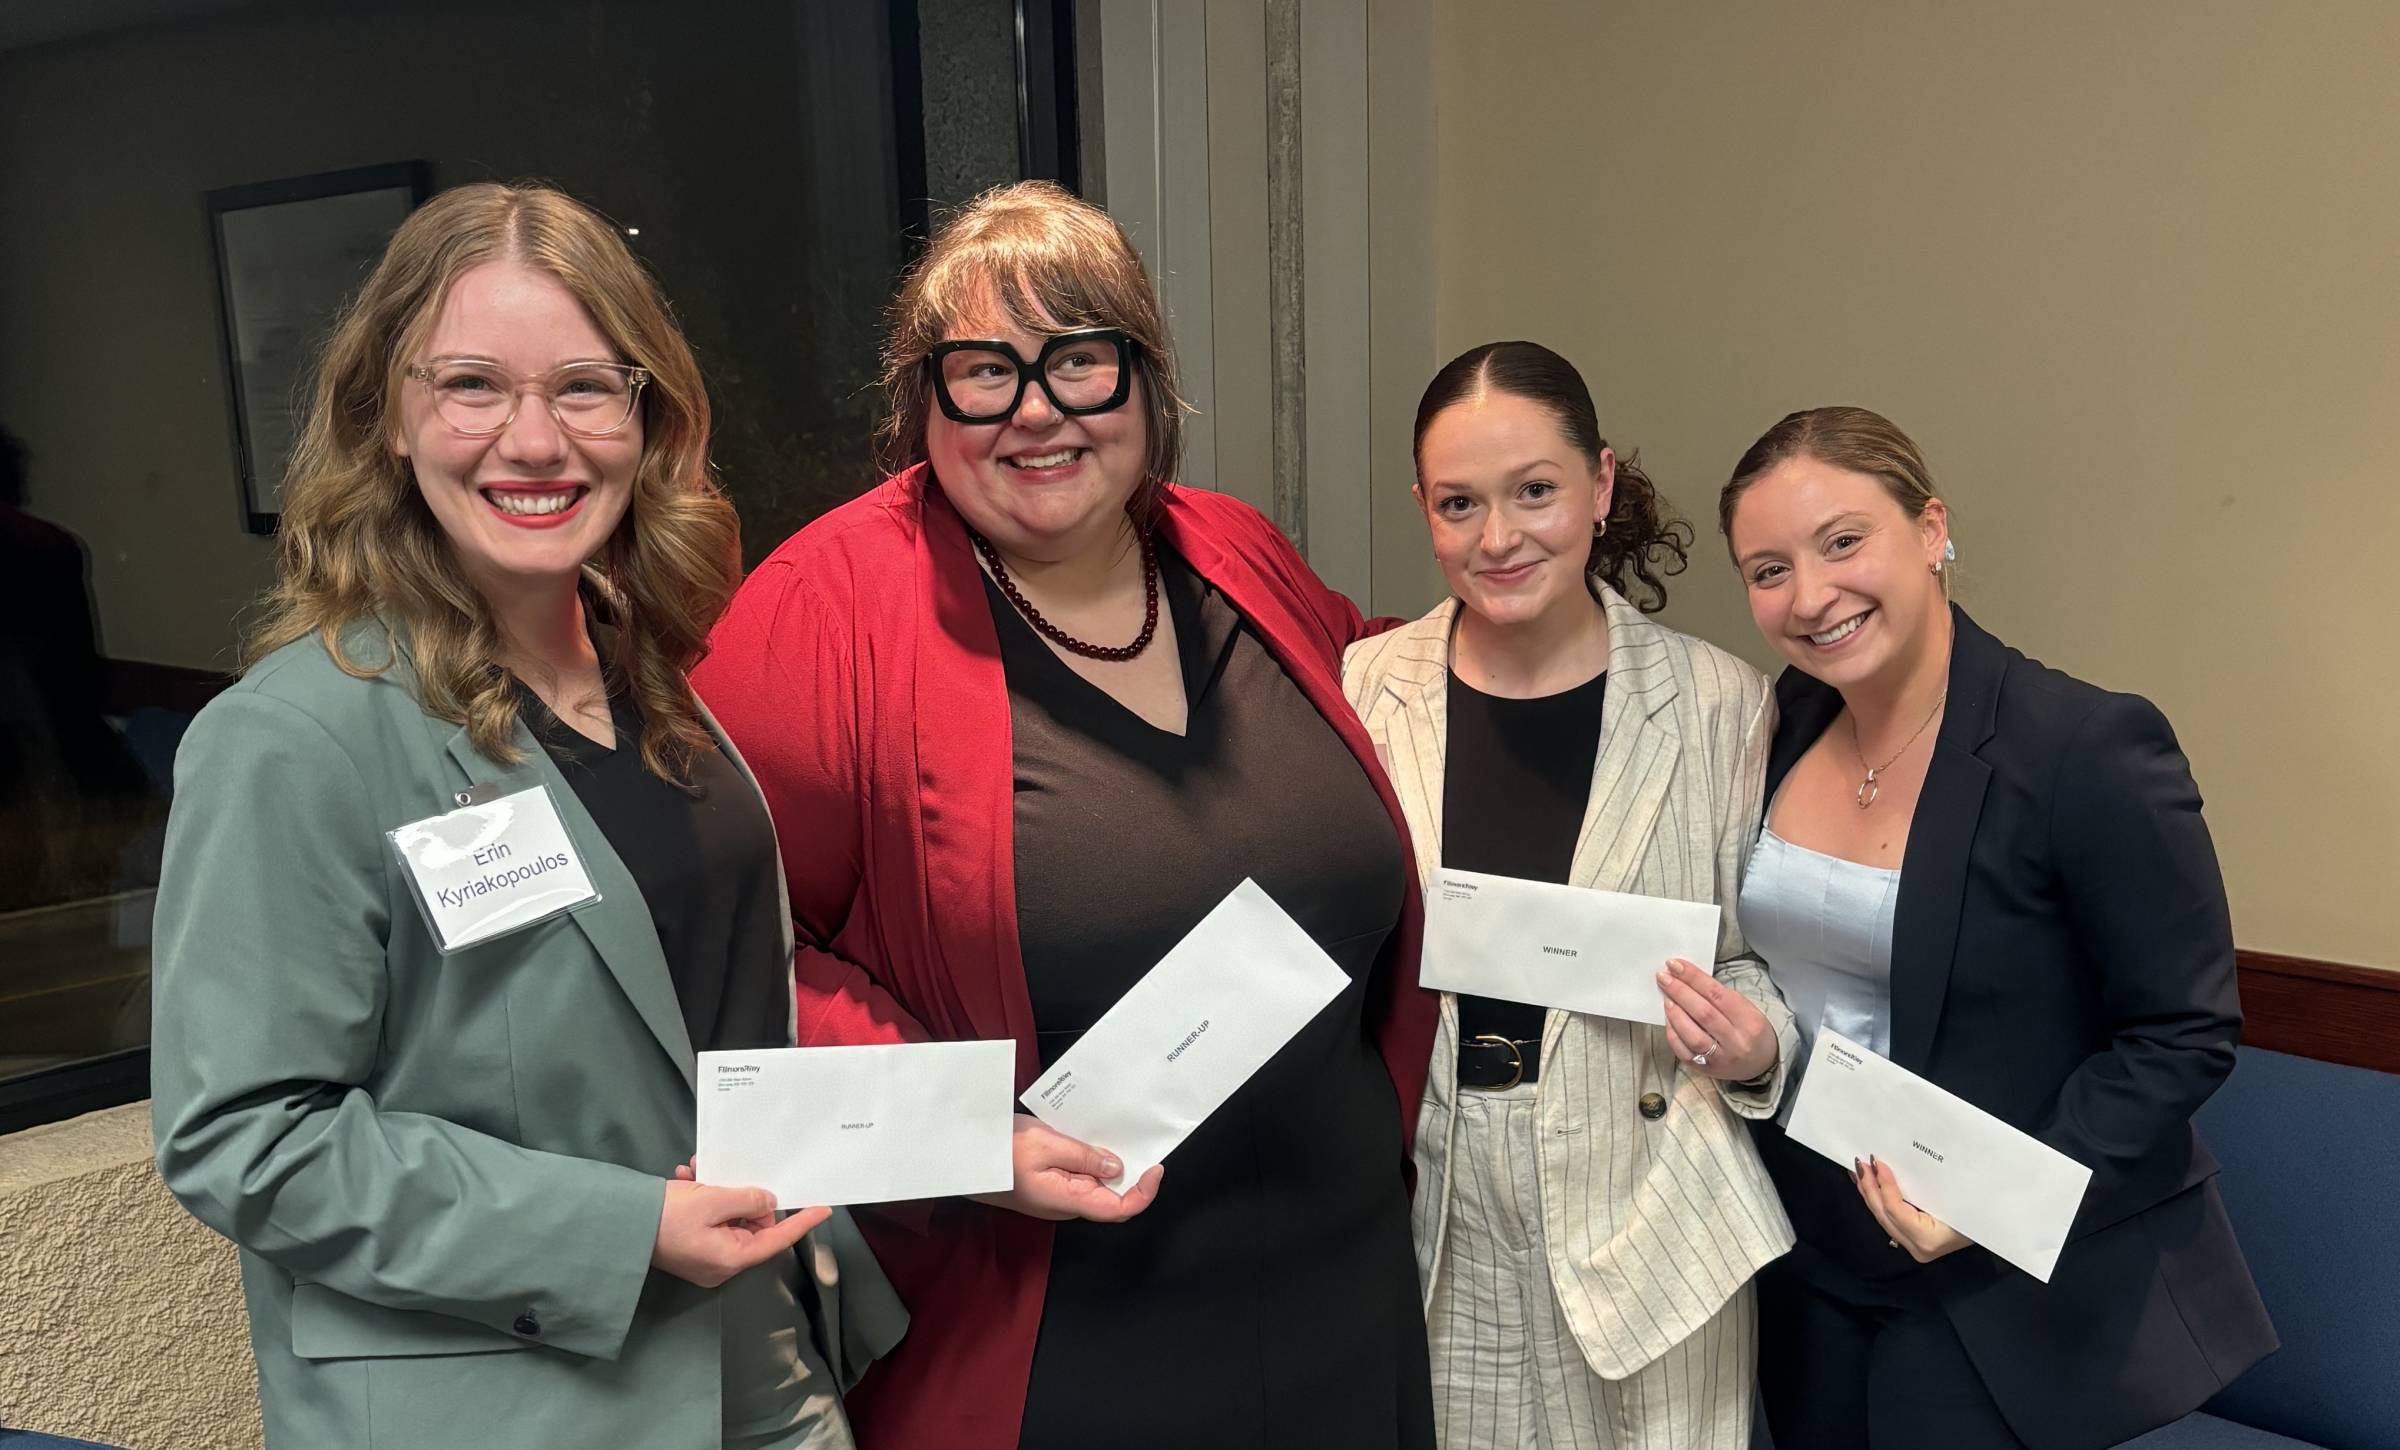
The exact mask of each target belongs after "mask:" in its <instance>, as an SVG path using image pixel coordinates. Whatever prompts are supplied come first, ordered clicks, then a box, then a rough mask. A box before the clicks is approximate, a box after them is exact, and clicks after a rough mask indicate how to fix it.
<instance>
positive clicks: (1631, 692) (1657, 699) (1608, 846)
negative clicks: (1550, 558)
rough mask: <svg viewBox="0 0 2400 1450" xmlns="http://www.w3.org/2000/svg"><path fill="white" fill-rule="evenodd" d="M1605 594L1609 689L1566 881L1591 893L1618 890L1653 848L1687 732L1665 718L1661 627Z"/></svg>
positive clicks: (1668, 682) (1667, 687)
mask: <svg viewBox="0 0 2400 1450" xmlns="http://www.w3.org/2000/svg"><path fill="white" fill-rule="evenodd" d="M1600 595H1601V603H1602V604H1603V605H1605V606H1606V608H1607V610H1608V676H1609V678H1608V694H1607V700H1606V703H1605V704H1604V705H1603V706H1602V707H1601V715H1600V749H1599V752H1598V754H1597V756H1596V757H1595V758H1594V760H1593V762H1592V788H1591V790H1590V792H1589V793H1588V794H1587V795H1586V796H1585V797H1584V803H1583V826H1582V828H1581V829H1580V830H1579V831H1578V832H1577V834H1576V837H1575V857H1574V861H1573V864H1572V865H1571V866H1570V867H1569V868H1568V871H1567V879H1568V881H1569V882H1570V883H1571V884H1573V885H1576V886H1582V887H1586V888H1589V889H1591V890H1596V891H1621V890H1623V889H1624V888H1625V885H1626V883H1627V882H1629V881H1631V880H1632V879H1633V873H1634V871H1635V870H1636V869H1637V868H1638V867H1639V866H1640V865H1641V860H1642V855H1643V852H1644V851H1645V850H1647V849H1648V847H1649V844H1650V830H1651V827H1653V826H1654V825H1656V824H1657V823H1658V812H1659V807H1660V806H1662V805H1663V804H1665V802H1666V799H1667V787H1668V786H1669V785H1670V784H1672V783H1673V781H1674V779H1675V763H1676V761H1677V760H1678V759H1679V758H1680V757H1681V756H1682V753H1683V736H1682V733H1681V732H1680V731H1678V730H1676V729H1675V728H1674V723H1673V722H1672V721H1670V720H1668V719H1666V718H1664V716H1665V711H1666V709H1667V707H1668V706H1670V705H1672V704H1673V703H1674V701H1675V694H1676V688H1675V672H1674V669H1673V667H1672V666H1671V665H1670V664H1669V662H1668V658H1667V648H1666V641H1665V639H1664V638H1662V637H1661V635H1660V632H1659V627H1658V626H1657V625H1655V624H1653V623H1651V622H1650V621H1649V620H1648V619H1646V618H1644V617H1643V615H1642V613H1641V611H1640V610H1637V609H1635V608H1634V607H1633V606H1632V605H1631V604H1628V603H1627V602H1626V601H1625V600H1624V599H1623V598H1622V597H1620V596H1619V595H1618V594H1617V593H1616V592H1615V591H1614V590H1611V589H1609V588H1608V587H1607V586H1605V585H1602V586H1600Z"/></svg>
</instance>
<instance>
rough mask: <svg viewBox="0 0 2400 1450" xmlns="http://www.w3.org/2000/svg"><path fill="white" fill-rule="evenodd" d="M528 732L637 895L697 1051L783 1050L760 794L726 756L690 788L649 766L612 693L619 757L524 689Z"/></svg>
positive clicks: (703, 768)
mask: <svg viewBox="0 0 2400 1450" xmlns="http://www.w3.org/2000/svg"><path fill="white" fill-rule="evenodd" d="M517 693H518V697H519V699H520V702H521V705H522V708H523V712H524V718H525V725H526V728H527V729H529V730H531V731H532V732H533V734H534V738H535V739H537V740H539V741H541V742H542V745H543V746H544V747H545V748H546V749H548V750H549V752H550V755H551V758H552V759H554V760H556V761H557V762H558V769H559V773H560V774H561V775H564V776H565V777H566V778H567V784H568V785H570V786H572V787H573V788H574V791H575V795H576V798H577V799H578V800H581V801H582V802H583V808H584V809H585V810H587V811H589V812H591V816H592V820H593V822H594V824H596V825H598V826H599V827H600V834H602V835H603V836H606V837H607V838H608V844H609V846H610V847H611V848H612V849H613V850H615V851H616V853H617V856H618V858H619V859H621V860H622V861H624V863H625V869H626V870H627V871H629V872H631V873H632V874H633V879H634V882H635V884H636V885H638V886H640V887H641V890H642V901H643V904H644V905H646V906H648V907H649V909H650V920H651V923H652V924H653V925H654V926H655V927H657V929H658V945H659V949H660V950H661V951H663V952H664V953H665V954H666V958H667V971H668V973H669V975H671V976H672V977H673V978H674V981H675V1000H676V1001H677V1002H679V1003H681V1004H682V1006H683V1022H684V1026H685V1028H686V1029H687V1030H689V1032H690V1033H691V1038H692V1050H693V1051H694V1052H712V1051H719V1050H724V1049H729V1048H752V1047H786V1046H789V1045H790V1043H791V1031H790V1029H791V1024H790V1022H789V1021H788V1020H787V1016H788V1014H789V1012H790V1007H791V998H790V995H789V988H788V987H787V986H786V984H785V980H784V974H785V973H786V972H788V971H789V970H790V963H789V962H788V961H787V960H786V959H785V958H784V955H783V924H782V923H781V922H780V921H778V920H777V919H776V913H777V912H778V911H779V910H780V909H781V908H780V905H779V903H778V901H777V899H776V891H775V832H774V829H773V827H771V826H770V825H769V824H768V822H767V809H766V806H765V805H764V804H762V803H761V802H760V801H759V798H758V793H757V792H756V791H754V790H752V789H751V788H750V785H749V782H747V781H745V780H743V779H742V776H741V772H740V771H738V770H736V769H734V765H733V762H732V761H730V760H727V759H726V758H725V755H724V753H723V752H722V751H719V750H716V749H713V748H712V749H708V750H704V751H702V752H700V753H699V754H698V755H697V756H695V757H694V758H693V760H692V764H691V770H690V775H691V779H692V784H693V786H694V787H695V789H693V790H690V791H685V790H683V789H680V788H678V787H676V786H673V785H670V784H668V783H667V782H666V781H663V780H661V779H659V778H658V777H657V776H655V775H653V774H651V773H650V771H649V770H648V769H647V768H645V767H644V766H643V764H642V750H641V744H640V741H641V734H642V716H641V712H640V710H639V709H638V708H637V707H636V706H635V705H634V703H633V701H632V700H630V699H628V698H626V697H625V696H623V695H617V696H612V697H611V698H610V700H609V702H608V704H609V713H610V715H611V716H612V717H613V718H614V720H615V722H616V729H617V748H616V749H614V750H611V749H609V748H608V747H607V746H605V745H602V744H600V743H599V742H597V741H595V740H592V739H591V738H589V737H588V736H586V735H584V734H583V733H582V732H580V731H578V730H576V729H574V728H573V727H572V726H569V725H567V724H565V723H563V722H562V721H560V720H559V718H558V717H557V716H556V715H553V714H551V713H550V709H549V707H548V706H546V705H544V704H543V703H542V702H541V700H540V698H539V697H538V696H536V695H535V694H534V693H533V692H532V691H531V690H528V689H526V688H525V687H524V685H523V684H522V683H520V684H519V685H518V687H517Z"/></svg>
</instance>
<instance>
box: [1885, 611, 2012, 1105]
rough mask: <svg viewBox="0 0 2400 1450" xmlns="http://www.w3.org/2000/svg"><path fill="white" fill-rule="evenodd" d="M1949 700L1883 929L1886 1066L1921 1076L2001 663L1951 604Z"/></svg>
mask: <svg viewBox="0 0 2400 1450" xmlns="http://www.w3.org/2000/svg"><path fill="white" fill-rule="evenodd" d="M1950 619H1951V626H1952V638H1951V646H1950V701H1949V704H1948V706H1947V707H1946V709H1945V712H1944V714H1943V716H1942V728H1941V730H1940V732H1939V733H1938V734H1936V735H1935V737H1934V742H1933V759H1932V761H1931V763H1930V764H1928V765H1927V767H1926V769H1925V786H1924V789H1923V790H1922V791H1921V792H1920V793H1919V794H1918V796H1917V813H1916V816H1915V817H1914V819H1912V820H1911V821H1910V823H1909V828H1908V851H1907V853H1906V854H1905V855H1903V856H1902V857H1901V861H1900V901H1899V904H1898V906H1897V908H1896V909H1895V911H1894V913H1893V921H1892V1060H1893V1061H1894V1062H1896V1063H1898V1064H1900V1065H1901V1066H1902V1067H1905V1068H1907V1069H1908V1070H1909V1071H1911V1072H1920V1073H1921V1072H1923V1071H1924V1070H1925V1067H1926V1062H1927V1059H1928V1058H1930V1057H1931V1056H1932V1054H1933V1039H1934V1030H1935V1028H1936V1027H1937V1026H1939V1025H1940V1022H1941V1017H1942V999H1943V998H1944V996H1946V995H1947V994H1948V992H1949V989H1950V968H1951V964H1952V962H1953V961H1954V960H1955V959H1956V957H1957V955H1958V922H1959V915H1960V912H1961V911H1962V909H1963V908H1964V906H1965V904H1966V896H1967V866H1968V862H1969V860H1970V858H1971V857H1972V855H1973V852H1974V846H1975V827H1976V824H1977V823H1978V822H1979V821H1980V820H1981V819H1982V816H1983V800H1984V795H1985V793H1986V790H1987V788H1988V787H1989V786H1990V785H1991V781H1992V768H1991V767H1990V766H1989V765H1986V764H1985V763H1984V762H1983V760H1982V758H1981V757H1980V756H1979V755H1978V754H1977V752H1978V751H1980V750H1981V749H1982V748H1983V746H1984V743H1985V742H1987V741H1989V740H1990V739H1991V738H1992V734H1993V731H1994V729H1995V728H1996V721H1997V718H1998V712H1999V703H2000V679H2001V676H2002V675H2003V674H2004V673H2005V672H2006V671H2007V668H2008V656H2007V652H2006V651H2005V650H2004V649H2003V648H2002V646H2001V644H2000V642H1999V641H1998V640H1996V639H1994V638H1992V637H1991V636H1990V635H1988V634H1986V633H1984V632H1983V630H1981V629H1980V628H1978V627H1977V626H1976V624H1975V621H1973V620H1971V619H1969V618H1967V614H1966V611H1965V610H1963V609H1960V608H1958V607H1957V606H1956V605H1952V606H1951V609H1950Z"/></svg>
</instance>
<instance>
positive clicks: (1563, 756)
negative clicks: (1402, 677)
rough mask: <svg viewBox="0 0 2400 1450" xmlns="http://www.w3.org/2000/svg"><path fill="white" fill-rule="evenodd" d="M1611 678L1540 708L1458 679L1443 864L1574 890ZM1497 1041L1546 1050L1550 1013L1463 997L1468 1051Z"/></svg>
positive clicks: (1545, 700)
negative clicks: (1570, 877) (1572, 873)
mask: <svg viewBox="0 0 2400 1450" xmlns="http://www.w3.org/2000/svg"><path fill="white" fill-rule="evenodd" d="M1607 696H1608V672H1607V671H1605V670H1603V671H1601V672H1600V673H1599V674H1596V675H1594V676H1592V677H1591V678H1590V679H1588V680H1586V681H1584V682H1583V683H1582V684H1580V685H1577V686H1575V687H1574V688H1573V689H1571V690H1561V691H1560V692H1559V693H1557V694H1555V695H1543V696H1541V697H1540V698H1538V699H1532V700H1511V699H1505V698H1503V697H1501V696H1499V695H1487V694H1485V693H1484V692H1483V691H1481V690H1478V689H1476V688H1475V687H1474V686H1473V685H1470V684H1468V683H1467V682H1466V681H1464V680H1462V679H1460V678H1459V677H1458V676H1457V675H1456V674H1455V673H1453V674H1452V675H1451V676H1450V699H1449V708H1450V738H1449V742H1448V746H1447V750H1448V754H1447V755H1446V757H1445V758H1444V760H1443V761H1442V864H1443V865H1445V866H1455V867H1457V868H1458V869H1459V870H1461V871H1481V872H1485V873H1487V874H1489V875H1494V876H1515V877H1518V878H1520V879H1522V880H1526V881H1555V882H1559V883H1561V884H1564V883H1565V881H1566V879H1567V871H1568V868H1569V867H1570V866H1572V865H1573V864H1574V861H1575V838H1576V836H1577V835H1578V834H1580V833H1581V831H1582V830H1583V809H1584V804H1585V802H1586V801H1587V800H1588V799H1589V798H1590V796H1591V793H1592V763H1593V761H1594V760H1595V759H1597V758H1598V756H1599V754H1600V710H1601V706H1602V703H1603V702H1604V701H1605V700H1606V699H1607ZM1485 1033H1490V1034H1493V1035H1495V1036H1499V1037H1505V1038H1508V1039H1509V1040H1510V1041H1512V1042H1536V1041H1539V1040H1540V1039H1541V1035H1542V1009H1541V1008H1540V1007H1537V1006H1533V1005H1531V1004H1529V1003H1525V1002H1503V1001H1501V1000H1499V999H1498V998H1495V997H1477V996H1473V995H1471V994H1469V993H1466V992H1461V993H1459V994H1458V1040H1459V1043H1460V1045H1461V1046H1462V1047H1464V1046H1465V1045H1466V1044H1468V1043H1471V1042H1473V1041H1474V1040H1475V1039H1476V1038H1477V1037H1478V1036H1481V1035H1483V1034H1485Z"/></svg>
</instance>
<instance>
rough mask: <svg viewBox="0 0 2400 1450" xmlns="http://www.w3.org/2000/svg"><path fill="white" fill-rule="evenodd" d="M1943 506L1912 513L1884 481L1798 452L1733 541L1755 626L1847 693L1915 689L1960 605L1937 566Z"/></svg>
mask: <svg viewBox="0 0 2400 1450" xmlns="http://www.w3.org/2000/svg"><path fill="white" fill-rule="evenodd" d="M1949 536H1950V511H1949V509H1948V507H1947V506H1946V505H1944V504H1943V503H1942V501H1941V500H1940V499H1931V500H1928V501H1927V502H1926V504H1925V507H1924V511H1923V512H1921V513H1919V514H1918V515H1917V516H1916V517H1915V518H1913V519H1912V518H1910V517H1909V516H1908V512H1907V510H1905V509H1903V508H1902V507H1901V506H1900V502H1899V500H1898V499H1896V498H1894V497H1893V496H1892V493H1891V490H1890V489H1888V488H1886V487H1885V486H1884V484H1883V483H1882V481H1881V480H1879V479H1876V478H1874V477H1872V476H1870V475H1868V474H1864V473H1859V472H1856V471H1854V470H1851V469H1847V468H1837V467H1835V466H1834V465H1832V464H1829V463H1825V462H1823V461H1821V460H1819V459H1816V458H1812V457H1810V456H1808V455H1807V454H1795V455H1794V456H1792V457H1790V458H1787V459H1785V460H1784V461H1783V462H1781V463H1778V464H1776V465H1775V466H1774V467H1773V468H1771V469H1769V470H1767V472H1765V473H1764V474H1761V475H1760V476H1759V477H1758V478H1757V479H1756V480H1755V481H1754V482H1752V483H1751V484H1750V485H1749V486H1748V488H1746V489H1745V490H1744V491H1743V492H1742V495H1741V497H1740V498H1739V500H1737V501H1736V502H1735V504H1734V509H1733V515H1732V518H1731V520H1730V528H1729V538H1730V539H1731V542H1732V545H1733V556H1734V563H1735V566H1736V567H1737V568H1739V569H1740V570H1741V573H1742V583H1743V587H1744V588H1745V589H1746V590H1747V592H1748V595H1749V600H1750V617H1751V619H1752V620H1753V621H1755V622H1756V623H1757V625H1758V629H1759V633H1761V634H1763V635H1765V636H1766V638H1767V642H1768V643H1769V644H1771V645H1773V646H1774V647H1775V650H1776V653H1778V654H1780V655H1782V656H1783V657H1784V658H1785V659H1787V660H1789V661H1791V662H1792V663H1793V664H1795V665H1798V666H1799V667H1800V668H1801V669H1803V670H1806V671H1807V672H1808V673H1810V674H1812V675H1814V676H1816V677H1817V678H1818V679H1820V680H1823V681H1824V682H1825V683H1827V684H1829V685H1832V686H1834V687H1835V688H1837V689H1841V690H1845V691H1847V690H1850V689H1852V688H1855V687H1857V686H1859V685H1862V684H1868V683H1870V682H1874V681H1879V680H1906V679H1908V678H1910V676H1911V674H1912V672H1913V670H1914V667H1915V666H1916V665H1917V663H1918V662H1919V660H1920V658H1921V657H1922V655H1923V653H1924V651H1925V650H1927V649H1928V648H1934V647H1938V645H1939V643H1940V641H1941V639H1942V638H1943V636H1942V635H1941V633H1940V626H1941V621H1942V619H1943V617H1944V616H1945V615H1946V614H1947V612H1948V608H1949V604H1948V600H1947V599H1946V598H1945V596H1944V594H1943V591H1942V582H1941V577H1940V575H1939V573H1938V572H1937V571H1936V570H1935V568H1934V566H1935V565H1936V564H1937V563H1938V562H1939V561H1940V560H1941V557H1942V546H1943V544H1944V543H1946V542H1947V541H1948V539H1949Z"/></svg>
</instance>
